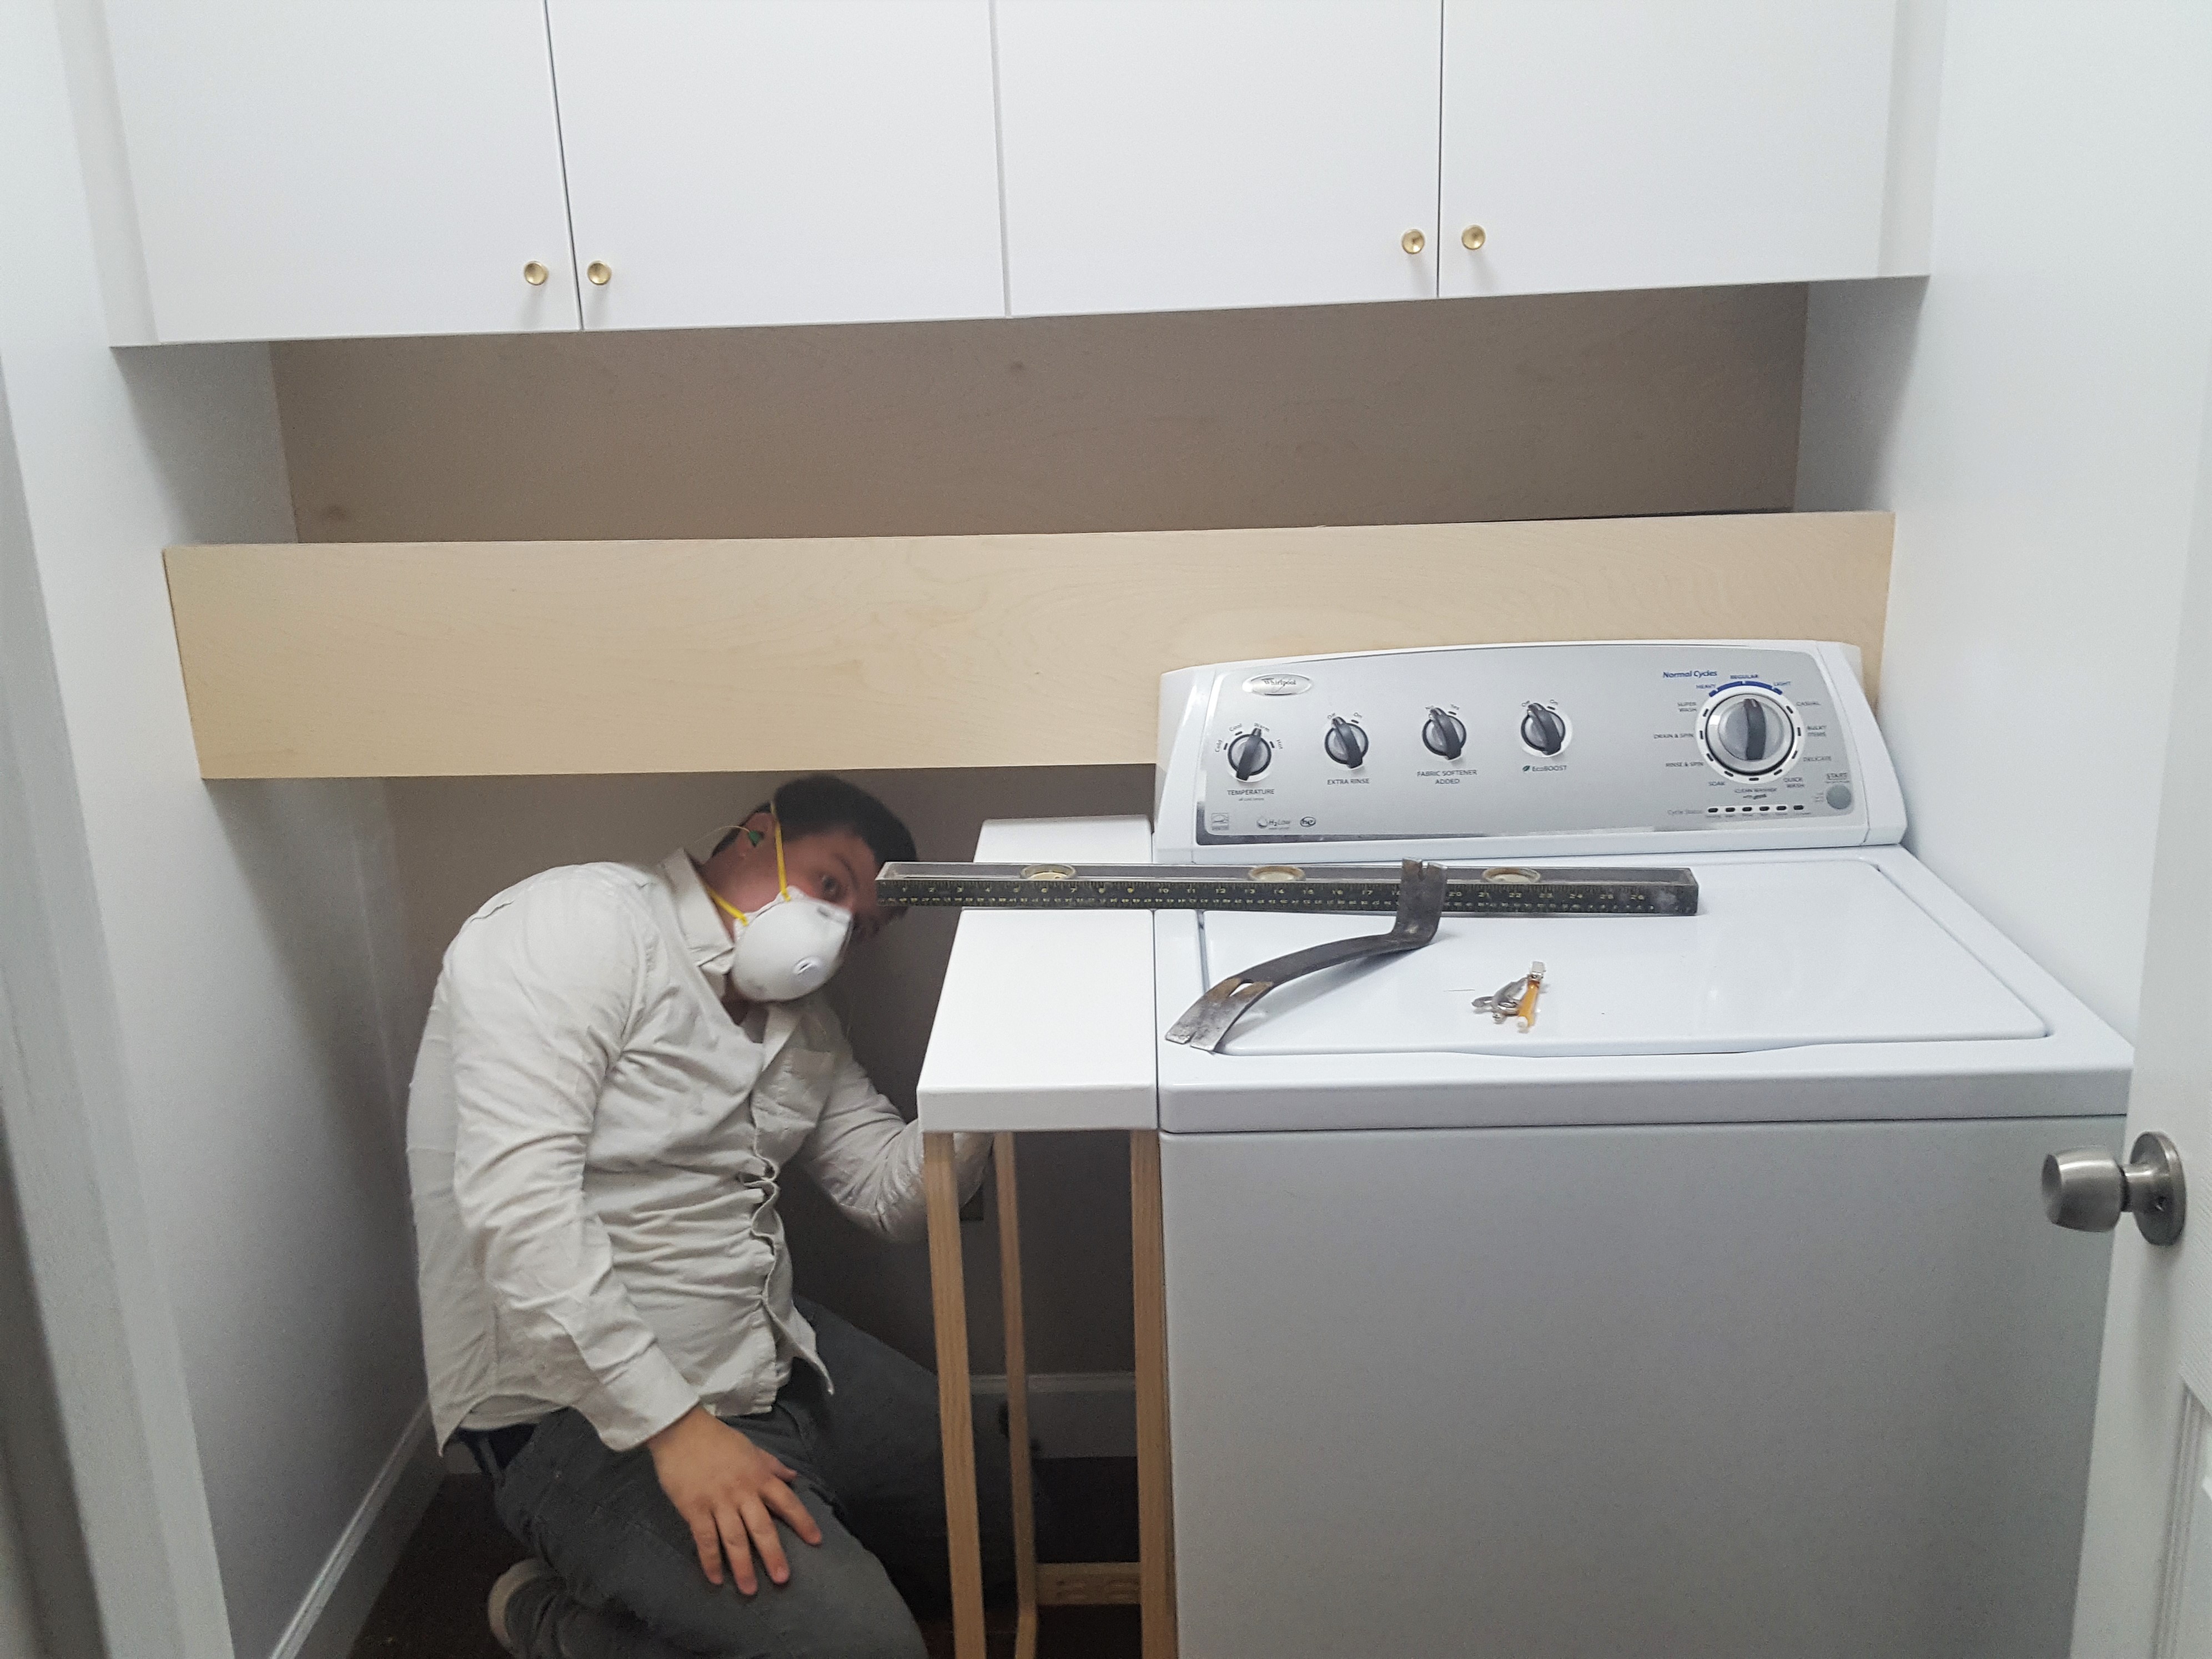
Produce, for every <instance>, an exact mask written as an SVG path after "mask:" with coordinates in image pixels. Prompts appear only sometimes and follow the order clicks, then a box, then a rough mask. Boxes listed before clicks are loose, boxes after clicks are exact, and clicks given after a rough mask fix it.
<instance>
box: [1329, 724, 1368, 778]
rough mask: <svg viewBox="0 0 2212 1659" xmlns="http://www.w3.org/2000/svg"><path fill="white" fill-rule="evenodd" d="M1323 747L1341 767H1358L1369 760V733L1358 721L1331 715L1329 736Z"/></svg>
mask: <svg viewBox="0 0 2212 1659" xmlns="http://www.w3.org/2000/svg"><path fill="white" fill-rule="evenodd" d="M1321 746H1322V748H1323V749H1325V750H1328V757H1329V758H1330V759H1331V760H1333V761H1334V762H1335V763H1337V764H1338V765H1339V766H1357V765H1358V764H1359V763H1360V762H1362V761H1364V760H1365V759H1366V758H1367V733H1366V732H1364V731H1363V730H1362V729H1361V728H1360V726H1359V725H1358V722H1357V721H1355V720H1346V719H1345V718H1344V717H1343V716H1342V715H1341V714H1331V715H1330V716H1329V717H1328V736H1327V737H1325V738H1322V740H1321Z"/></svg>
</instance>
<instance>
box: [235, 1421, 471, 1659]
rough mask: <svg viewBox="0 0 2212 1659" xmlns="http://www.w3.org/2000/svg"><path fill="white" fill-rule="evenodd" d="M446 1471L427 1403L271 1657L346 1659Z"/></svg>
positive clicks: (340, 1538) (340, 1536)
mask: <svg viewBox="0 0 2212 1659" xmlns="http://www.w3.org/2000/svg"><path fill="white" fill-rule="evenodd" d="M444 1473H445V1470H444V1467H443V1465H441V1463H440V1462H439V1461H438V1449H437V1447H436V1446H435V1444H434V1443H432V1441H431V1437H430V1407H429V1406H428V1404H427V1403H426V1404H425V1405H423V1407H422V1408H421V1409H420V1410H419V1411H417V1412H416V1413H415V1415H414V1418H413V1419H411V1420H410V1422H409V1423H408V1425H407V1429H406V1432H405V1433H404V1434H402V1435H401V1436H400V1437H399V1441H398V1444H397V1445H395V1446H393V1447H392V1455H390V1456H389V1457H387V1458H386V1459H385V1460H384V1467H383V1468H381V1469H379V1470H378V1471H377V1474H376V1480H375V1481H374V1483H373V1484H372V1485H371V1486H369V1489H368V1495H367V1496H366V1497H364V1498H362V1500H361V1507H360V1508H358V1509H356V1510H355V1511H354V1512H353V1519H352V1520H350V1521H349V1522H347V1523H346V1529H345V1530H344V1531H343V1533H340V1534H338V1541H337V1543H336V1544H335V1545H333V1546H332V1547H331V1553H330V1555H329V1557H328V1558H327V1559H325V1561H324V1563H323V1570H322V1571H320V1572H319V1573H317V1574H316V1575H315V1582H314V1583H313V1584H311V1585H310V1586H308V1589H307V1597H306V1599H305V1600H304V1601H301V1603H300V1610H299V1611H298V1612H297V1613H294V1614H293V1615H292V1622H291V1623H290V1624H289V1626H286V1627H285V1630H284V1634H283V1636H281V1637H279V1638H277V1642H276V1646H275V1647H274V1648H273V1649H271V1650H270V1656H269V1659H346V1655H347V1654H348V1653H349V1651H350V1650H351V1649H352V1647H353V1644H354V1638H356V1637H357V1636H359V1635H360V1634H361V1627H362V1626H363V1625H364V1624H366V1623H367V1622H368V1611H369V1609H370V1608H371V1607H374V1606H375V1605H376V1596H377V1592H378V1591H380V1590H381V1589H383V1588H384V1581H385V1580H386V1579H387V1578H389V1577H391V1576H392V1568H393V1567H394V1566H395V1565H398V1560H399V1553H400V1552H401V1551H402V1550H404V1548H406V1547H407V1540H408V1537H409V1535H410V1534H412V1533H413V1532H414V1530H415V1523H416V1522H418V1521H420V1520H421V1519H422V1511H423V1510H427V1509H428V1508H429V1507H430V1500H431V1498H434V1497H435V1496H436V1495H437V1491H438V1482H439V1480H441V1478H442V1477H443V1475H444Z"/></svg>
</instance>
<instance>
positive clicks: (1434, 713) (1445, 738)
mask: <svg viewBox="0 0 2212 1659" xmlns="http://www.w3.org/2000/svg"><path fill="white" fill-rule="evenodd" d="M1421 745H1422V747H1423V748H1425V749H1426V750H1428V751H1429V752H1430V753H1431V755H1442V756H1443V757H1444V758H1445V759H1446V760H1448V761H1454V760H1457V759H1458V758H1459V757H1460V753H1461V751H1462V750H1464V749H1465V748H1466V747H1467V726H1465V725H1464V724H1463V723H1462V721H1461V720H1460V718H1459V716H1458V715H1456V714H1451V713H1449V712H1448V711H1446V710H1444V709H1442V708H1431V710H1429V718H1428V721H1427V723H1426V724H1425V725H1424V726H1422V727H1421Z"/></svg>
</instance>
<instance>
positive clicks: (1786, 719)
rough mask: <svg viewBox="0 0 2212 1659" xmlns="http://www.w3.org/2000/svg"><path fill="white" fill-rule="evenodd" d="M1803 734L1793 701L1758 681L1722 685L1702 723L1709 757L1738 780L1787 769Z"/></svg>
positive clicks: (1701, 740) (1700, 731)
mask: <svg viewBox="0 0 2212 1659" xmlns="http://www.w3.org/2000/svg"><path fill="white" fill-rule="evenodd" d="M1804 735H1805V732H1804V727H1803V726H1802V725H1801V724H1800V723H1799V721H1798V719H1797V711H1796V708H1792V707H1791V706H1790V699H1789V698H1787V697H1785V696H1783V695H1782V693H1781V692H1780V691H1778V690H1776V689H1775V688H1774V687H1772V686H1771V685H1764V684H1759V683H1758V682H1756V681H1748V682H1739V683H1737V684H1732V685H1723V686H1722V687H1720V688H1719V689H1718V690H1716V691H1715V692H1714V693H1713V694H1712V696H1711V698H1709V699H1708V700H1707V702H1706V703H1705V714H1703V716H1702V717H1701V718H1700V719H1699V722H1698V744H1699V747H1700V748H1702V749H1703V750H1705V758H1706V759H1707V760H1709V761H1711V763H1713V764H1714V765H1715V766H1716V767H1717V768H1719V769H1720V770H1722V771H1723V772H1725V773H1727V774H1728V775H1729V776H1730V777H1735V778H1767V777H1772V776H1774V775H1776V774H1777V773H1780V772H1786V771H1788V770H1789V769H1790V764H1791V763H1793V762H1794V761H1796V758H1797V750H1798V749H1799V747H1800V746H1801V745H1802V743H1803V741H1804Z"/></svg>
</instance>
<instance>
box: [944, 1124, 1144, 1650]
mask: <svg viewBox="0 0 2212 1659" xmlns="http://www.w3.org/2000/svg"><path fill="white" fill-rule="evenodd" d="M992 1146H993V1158H994V1162H995V1164H996V1165H997V1179H998V1199H999V1273H1000V1289H1001V1296H1002V1299H1003V1301H1004V1304H1005V1311H1006V1413H1007V1431H1008V1435H1009V1437H1010V1438H1011V1440H1012V1464H1013V1486H1014V1492H1013V1505H1014V1572H1015V1589H1016V1595H1017V1597H1018V1609H1017V1614H1016V1625H1015V1636H1014V1654H1015V1659H1036V1641H1037V1609H1038V1607H1097V1606H1107V1605H1117V1604H1127V1603H1130V1602H1134V1603H1136V1604H1137V1605H1138V1606H1139V1608H1140V1609H1141V1617H1142V1619H1143V1628H1144V1659H1176V1614H1175V1558H1174V1547H1175V1528H1174V1514H1173V1495H1172V1491H1171V1488H1170V1464H1169V1455H1168V1453H1169V1448H1168V1412H1167V1304H1166V1287H1167V1281H1166V1279H1165V1276H1164V1260H1163V1256H1162V1252H1161V1241H1162V1233H1161V1225H1160V1223H1161V1212H1160V1149H1159V1136H1158V1134H1157V1133H1153V1132H1152V1131H1151V1130H1148V1129H1139V1130H1133V1131H1131V1133H1130V1135H1129V1200H1130V1204H1129V1212H1130V1261H1131V1266H1132V1268H1133V1273H1134V1283H1135V1297H1134V1306H1133V1316H1134V1319H1135V1325H1136V1347H1137V1507H1138V1559H1136V1560H1135V1561H1080V1562H1052V1563H1047V1564H1042V1565H1041V1564H1040V1563H1039V1562H1038V1560H1037V1559H1036V1519H1035V1516H1034V1514H1033V1512H1032V1505H1031V1501H1030V1447H1029V1358H1028V1354H1027V1351H1026V1346H1025V1343H1024V1322H1023V1316H1022V1269H1021V1248H1022V1247H1021V1219H1020V1204H1019V1196H1018V1188H1017V1182H1016V1178H1015V1166H1014V1138H1013V1136H1012V1134H1000V1135H995V1136H994V1137H993V1139H992ZM922 1165H923V1185H924V1189H925V1192H926V1194H927V1200H928V1215H929V1277H930V1290H931V1297H932V1302H933V1309H934V1312H935V1316H936V1321H937V1402H938V1413H939V1422H940V1427H941V1430H942V1434H943V1443H944V1448H945V1523H946V1528H947V1531H948V1533H949V1535H950V1538H951V1560H952V1643H953V1653H954V1656H955V1659H986V1644H985V1639H984V1629H983V1559H982V1547H981V1534H980V1530H979V1527H980V1516H979V1511H978V1506H977V1500H976V1492H975V1428H974V1419H973V1418H972V1416H971V1415H970V1413H971V1409H972V1408H971V1407H970V1404H969V1369H968V1294H967V1285H966V1283H965V1281H964V1280H963V1278H962V1260H961V1249H960V1188H959V1176H958V1172H957V1166H956V1164H955V1163H954V1161H953V1137H952V1136H951V1135H949V1134H928V1135H924V1136H923V1137H922Z"/></svg>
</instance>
